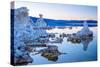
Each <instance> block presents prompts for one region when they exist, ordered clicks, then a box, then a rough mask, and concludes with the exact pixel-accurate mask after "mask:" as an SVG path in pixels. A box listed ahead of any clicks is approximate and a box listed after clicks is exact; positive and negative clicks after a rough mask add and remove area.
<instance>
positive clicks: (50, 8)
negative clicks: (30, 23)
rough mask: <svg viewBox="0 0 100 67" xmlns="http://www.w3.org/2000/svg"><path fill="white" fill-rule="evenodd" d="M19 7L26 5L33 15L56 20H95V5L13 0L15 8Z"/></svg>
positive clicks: (30, 14)
mask: <svg viewBox="0 0 100 67" xmlns="http://www.w3.org/2000/svg"><path fill="white" fill-rule="evenodd" d="M20 7H27V8H28V9H29V16H33V17H39V14H43V17H44V18H49V19H57V20H97V7H96V6H86V5H71V4H54V3H37V2H23V1H15V9H17V8H20Z"/></svg>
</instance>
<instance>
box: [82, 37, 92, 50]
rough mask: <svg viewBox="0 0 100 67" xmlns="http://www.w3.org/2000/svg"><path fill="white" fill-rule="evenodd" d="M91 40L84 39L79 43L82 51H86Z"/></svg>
mask: <svg viewBox="0 0 100 67" xmlns="http://www.w3.org/2000/svg"><path fill="white" fill-rule="evenodd" d="M92 40H93V37H90V38H87V39H84V40H82V41H81V43H82V44H83V50H84V51H86V50H87V49H88V45H89V43H90V42H91V41H92Z"/></svg>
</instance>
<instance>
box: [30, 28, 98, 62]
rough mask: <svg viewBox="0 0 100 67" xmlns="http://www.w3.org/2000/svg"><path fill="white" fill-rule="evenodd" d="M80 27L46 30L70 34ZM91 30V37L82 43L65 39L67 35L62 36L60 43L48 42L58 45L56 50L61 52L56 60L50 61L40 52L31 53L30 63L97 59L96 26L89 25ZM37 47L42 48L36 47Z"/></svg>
mask: <svg viewBox="0 0 100 67" xmlns="http://www.w3.org/2000/svg"><path fill="white" fill-rule="evenodd" d="M81 29H82V27H73V28H72V29H68V28H66V29H57V28H55V29H51V30H47V32H48V33H59V34H61V33H66V34H72V33H76V32H77V31H79V30H81ZM89 29H90V30H92V31H93V39H92V40H91V41H86V42H82V43H79V44H78V43H76V44H75V43H71V42H68V41H67V37H65V38H63V42H62V43H52V44H51V43H48V45H56V46H58V50H59V51H60V52H62V53H67V54H61V55H59V56H58V60H57V61H55V62H54V61H50V60H48V59H47V58H45V57H43V56H41V54H37V55H32V54H30V55H31V57H32V58H33V63H32V64H50V63H64V62H79V61H91V60H97V27H89ZM37 49H42V47H41V48H37ZM85 49H86V50H85Z"/></svg>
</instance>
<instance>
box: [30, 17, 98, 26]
mask: <svg viewBox="0 0 100 67" xmlns="http://www.w3.org/2000/svg"><path fill="white" fill-rule="evenodd" d="M30 18H31V19H32V20H33V22H36V21H37V19H39V18H37V17H32V16H30ZM44 21H45V22H46V23H47V25H48V26H83V22H84V21H87V23H88V26H91V27H94V26H97V21H96V20H54V19H47V18H44Z"/></svg>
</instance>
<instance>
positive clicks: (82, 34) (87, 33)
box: [67, 21, 93, 50]
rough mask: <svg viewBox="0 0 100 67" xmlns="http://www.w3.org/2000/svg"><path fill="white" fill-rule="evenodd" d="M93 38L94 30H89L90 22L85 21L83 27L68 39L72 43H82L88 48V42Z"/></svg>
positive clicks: (85, 48)
mask: <svg viewBox="0 0 100 67" xmlns="http://www.w3.org/2000/svg"><path fill="white" fill-rule="evenodd" d="M92 38H93V32H92V31H91V30H89V28H88V24H87V22H86V21H85V22H84V23H83V28H82V29H81V30H80V31H78V32H77V33H74V34H72V35H70V36H68V39H67V41H70V42H72V43H82V44H83V50H87V46H88V43H89V42H90V41H91V40H92ZM85 42H86V43H85Z"/></svg>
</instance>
